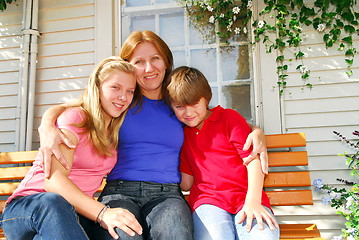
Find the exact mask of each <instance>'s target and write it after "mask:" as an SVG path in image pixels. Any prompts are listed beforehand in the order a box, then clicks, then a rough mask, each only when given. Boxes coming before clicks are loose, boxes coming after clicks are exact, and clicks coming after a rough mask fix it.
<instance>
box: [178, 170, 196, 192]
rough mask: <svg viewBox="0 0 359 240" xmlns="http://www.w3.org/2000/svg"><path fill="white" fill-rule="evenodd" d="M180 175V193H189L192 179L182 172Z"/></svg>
mask: <svg viewBox="0 0 359 240" xmlns="http://www.w3.org/2000/svg"><path fill="white" fill-rule="evenodd" d="M181 174H182V180H181V184H180V187H181V189H182V191H189V190H190V189H191V187H192V185H193V183H194V177H193V176H192V175H189V174H187V173H184V172H181Z"/></svg>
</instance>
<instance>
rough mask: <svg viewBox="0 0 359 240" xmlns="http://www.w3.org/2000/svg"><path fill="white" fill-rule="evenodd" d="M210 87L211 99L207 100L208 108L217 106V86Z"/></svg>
mask: <svg viewBox="0 0 359 240" xmlns="http://www.w3.org/2000/svg"><path fill="white" fill-rule="evenodd" d="M211 89H212V99H211V101H210V102H209V108H214V107H217V106H218V105H219V104H218V87H211Z"/></svg>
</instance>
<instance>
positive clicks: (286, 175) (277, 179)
mask: <svg viewBox="0 0 359 240" xmlns="http://www.w3.org/2000/svg"><path fill="white" fill-rule="evenodd" d="M308 186H311V182H310V174H309V172H308V171H302V172H270V173H269V174H268V175H267V176H266V177H265V179H264V187H265V188H266V187H267V188H268V187H308Z"/></svg>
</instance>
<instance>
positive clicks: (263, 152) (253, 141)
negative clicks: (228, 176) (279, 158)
mask: <svg viewBox="0 0 359 240" xmlns="http://www.w3.org/2000/svg"><path fill="white" fill-rule="evenodd" d="M251 126H253V125H251ZM251 146H253V150H252V152H251V154H250V155H249V156H248V157H246V158H243V164H244V165H246V166H247V165H248V164H249V163H250V162H251V161H252V160H254V159H255V158H256V156H257V155H259V158H260V160H261V166H262V172H263V173H264V174H268V153H267V147H266V143H265V135H264V133H263V131H262V130H261V129H260V128H258V127H255V126H253V127H252V132H251V133H250V134H249V135H248V137H247V140H246V143H245V144H244V146H243V150H244V151H246V150H248V149H249V148H250V147H251Z"/></svg>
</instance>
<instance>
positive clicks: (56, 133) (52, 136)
mask: <svg viewBox="0 0 359 240" xmlns="http://www.w3.org/2000/svg"><path fill="white" fill-rule="evenodd" d="M65 110H66V106H65V105H63V104H60V105H55V106H52V107H50V108H49V109H48V110H46V112H45V113H44V115H43V116H42V119H41V123H40V126H39V128H38V131H39V137H40V149H39V151H40V154H41V161H42V166H43V169H44V172H45V177H48V176H49V174H50V167H51V156H52V155H54V156H55V158H56V159H57V160H58V161H59V162H60V163H61V164H62V165H63V166H64V167H65V168H66V169H68V168H69V164H68V162H67V160H66V158H65V157H64V156H63V154H62V152H61V151H60V149H59V144H60V143H64V144H65V145H66V146H68V147H69V148H74V147H75V146H74V144H73V143H72V142H71V141H70V140H69V139H68V138H67V137H66V136H65V135H64V134H63V133H62V132H61V131H60V130H59V129H58V128H57V127H56V126H55V122H56V119H57V118H58V116H60V114H61V113H62V112H63V111H65Z"/></svg>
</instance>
